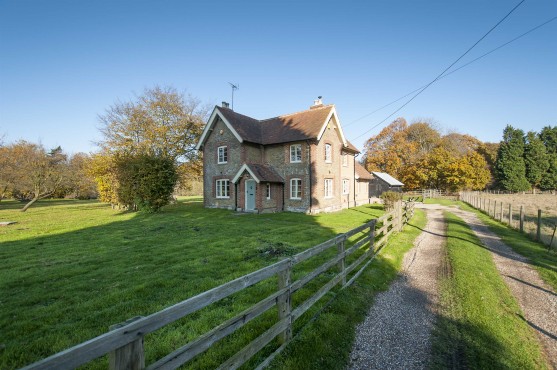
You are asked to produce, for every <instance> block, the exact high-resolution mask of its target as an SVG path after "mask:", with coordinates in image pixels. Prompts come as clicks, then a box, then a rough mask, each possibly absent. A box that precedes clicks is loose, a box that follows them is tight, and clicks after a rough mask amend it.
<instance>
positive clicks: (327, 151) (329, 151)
mask: <svg viewBox="0 0 557 370" xmlns="http://www.w3.org/2000/svg"><path fill="white" fill-rule="evenodd" d="M332 152H333V149H332V147H331V144H325V162H327V163H332V162H333V154H332Z"/></svg>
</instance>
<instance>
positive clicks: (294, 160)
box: [197, 100, 371, 213]
mask: <svg viewBox="0 0 557 370" xmlns="http://www.w3.org/2000/svg"><path fill="white" fill-rule="evenodd" d="M223 105H225V104H223ZM197 149H198V150H202V151H203V184H204V185H203V198H204V205H205V207H210V208H228V209H236V210H238V211H247V212H259V213H262V212H277V211H282V210H286V211H295V212H306V213H318V212H323V211H334V210H339V209H342V208H346V207H352V206H354V205H355V204H357V203H358V200H360V199H362V198H363V199H366V200H367V199H368V197H369V184H368V187H367V188H366V189H365V190H364V189H360V188H359V187H357V186H356V185H357V182H358V179H362V180H364V179H363V178H362V174H363V173H362V172H361V170H362V169H363V167H362V168H358V167H357V166H358V165H359V164H358V163H357V162H356V160H355V157H356V156H357V155H358V153H359V150H358V149H357V148H356V147H354V145H352V144H351V143H350V142H348V140H347V139H346V137H345V136H344V133H343V131H342V127H341V125H340V121H339V118H338V116H337V113H336V109H335V106H334V105H323V104H322V103H321V100H316V101H315V104H314V105H313V106H311V107H310V109H308V110H305V111H302V112H297V113H292V114H286V115H282V116H279V117H274V118H270V119H265V120H257V119H254V118H251V117H248V116H245V115H242V114H239V113H236V112H234V111H232V110H231V109H229V108H227V107H218V106H216V107H215V108H214V110H213V112H212V114H211V116H210V118H209V120H208V122H207V125H206V126H205V129H204V131H203V133H202V135H201V138H200V140H199V143H198V144H197ZM360 167H361V166H360ZM357 170H358V174H359V176H358V174H357V173H356V171H357ZM364 171H365V169H364ZM365 172H366V173H367V175H369V176H370V177H371V175H370V174H369V172H367V171H365ZM367 175H365V174H364V177H365V176H367ZM362 180H360V182H361V181H362ZM364 181H368V182H369V180H367V179H366V180H364ZM361 203H363V202H361Z"/></svg>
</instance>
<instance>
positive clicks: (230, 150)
mask: <svg viewBox="0 0 557 370" xmlns="http://www.w3.org/2000/svg"><path fill="white" fill-rule="evenodd" d="M220 146H226V147H227V154H228V161H227V163H224V164H219V163H218V147H220ZM241 156H242V145H241V144H240V142H239V141H238V139H237V138H236V137H235V136H234V134H232V132H231V131H230V130H229V129H228V127H226V125H225V124H224V122H223V121H222V120H220V119H219V120H218V121H217V122H216V123H215V125H214V129H213V131H212V132H211V133H210V135H209V137H208V138H207V141H206V142H205V146H204V148H203V204H204V205H205V207H209V208H228V209H234V208H235V205H236V193H235V191H234V184H233V183H232V178H233V177H234V175H236V173H237V172H238V171H239V170H240V167H241V166H242V160H241ZM220 179H228V180H229V181H230V197H229V198H226V199H222V198H217V197H216V194H215V187H216V180H220Z"/></svg>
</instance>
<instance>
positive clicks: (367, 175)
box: [356, 162, 373, 180]
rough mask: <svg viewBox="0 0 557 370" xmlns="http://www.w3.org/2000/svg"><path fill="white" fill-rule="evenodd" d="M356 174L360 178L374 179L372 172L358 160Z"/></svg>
mask: <svg viewBox="0 0 557 370" xmlns="http://www.w3.org/2000/svg"><path fill="white" fill-rule="evenodd" d="M356 176H357V177H358V179H359V180H373V176H372V175H371V173H369V172H368V170H366V169H365V167H364V166H362V165H361V164H360V162H356Z"/></svg>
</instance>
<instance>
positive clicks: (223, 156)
mask: <svg viewBox="0 0 557 370" xmlns="http://www.w3.org/2000/svg"><path fill="white" fill-rule="evenodd" d="M217 162H218V163H219V164H221V163H228V148H227V147H226V146H219V148H218V161H217Z"/></svg>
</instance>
